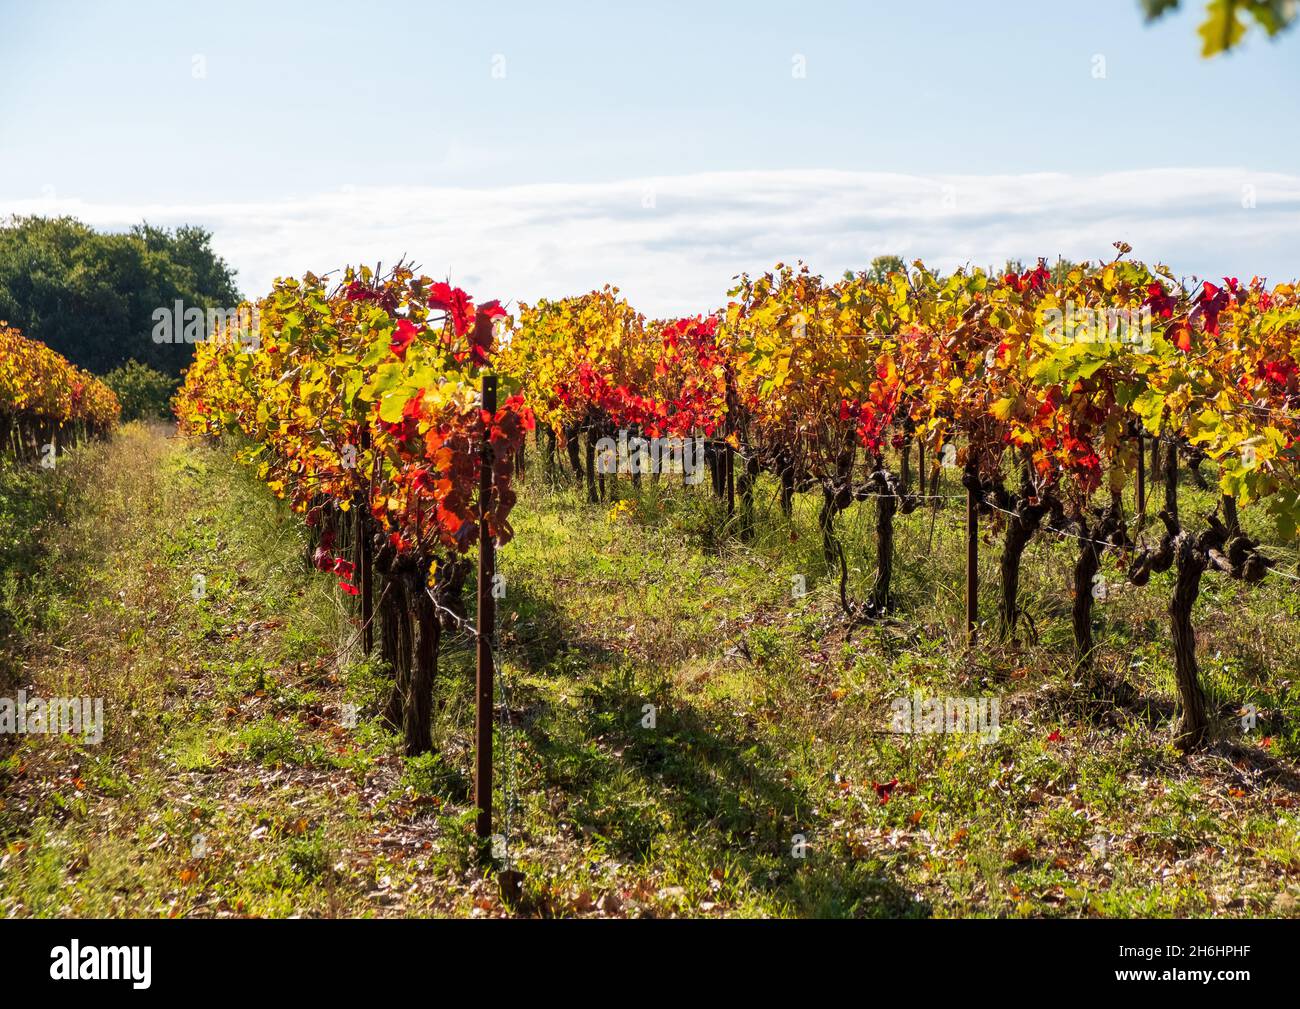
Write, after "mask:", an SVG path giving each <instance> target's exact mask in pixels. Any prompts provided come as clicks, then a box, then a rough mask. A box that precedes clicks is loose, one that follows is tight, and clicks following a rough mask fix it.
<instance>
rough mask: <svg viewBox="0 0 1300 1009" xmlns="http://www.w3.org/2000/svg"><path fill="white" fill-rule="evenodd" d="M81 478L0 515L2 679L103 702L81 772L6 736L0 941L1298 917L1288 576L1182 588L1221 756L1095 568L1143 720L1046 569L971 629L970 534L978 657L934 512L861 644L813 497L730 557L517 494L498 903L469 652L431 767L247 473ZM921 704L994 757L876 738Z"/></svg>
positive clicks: (1060, 583)
mask: <svg viewBox="0 0 1300 1009" xmlns="http://www.w3.org/2000/svg"><path fill="white" fill-rule="evenodd" d="M74 466H75V467H78V469H75V470H74V469H73V468H72V467H74ZM14 479H15V480H16V481H18V483H17V486H19V487H20V488H21V487H23V486H25V485H23V484H22V481H24V480H28V481H30V476H28V475H18V476H16V477H15V478H14ZM67 479H68V481H69V482H68V483H67V484H65V485H64V487H66V490H65V491H61V492H59V493H64V494H66V495H67V496H66V497H65V498H64V499H63V502H64V503H63V504H62V505H57V504H56V502H57V501H58V500H59V498H58V497H57V495H56V496H55V497H53V498H51V497H49V496H48V494H49V491H48V489H40V490H39V491H32V493H31V494H28V492H27V491H24V492H23V495H27V496H23V495H20V498H21V500H19V501H18V502H17V503H11V504H9V505H6V506H5V507H8V508H9V509H10V514H14V515H18V516H22V517H23V521H24V522H26V523H27V527H28V528H30V529H33V530H38V531H39V542H38V541H37V539H35V538H33V537H36V535H37V534H36V533H33V534H32V536H31V537H29V539H28V540H22V539H21V538H19V539H18V540H16V541H15V543H14V545H13V546H12V548H9V549H11V550H13V551H17V553H10V554H5V557H6V558H8V557H15V556H28V557H30V558H31V561H32V562H31V564H29V565H28V567H27V568H26V569H25V571H24V573H23V574H22V576H21V577H22V578H23V579H25V581H24V583H23V585H24V587H23V590H22V592H21V593H16V594H15V595H14V596H13V598H16V599H19V601H20V602H21V608H20V610H21V611H20V612H19V613H18V614H17V615H16V616H15V618H14V619H13V621H12V624H11V626H13V627H20V628H22V633H21V634H17V635H11V637H10V640H9V644H8V645H7V646H6V650H5V655H4V658H5V661H7V662H9V663H10V668H26V669H27V671H28V673H27V676H28V682H29V683H30V685H31V686H33V687H39V688H40V689H42V690H45V691H46V692H48V693H50V694H56V693H60V692H62V690H63V688H66V689H67V691H68V692H72V691H73V690H76V691H80V692H85V691H88V690H89V691H93V692H95V693H96V694H97V695H99V696H104V697H105V699H106V711H107V712H109V713H110V714H109V717H108V728H107V732H106V737H105V742H104V743H103V744H102V745H101V746H100V747H91V746H84V745H79V744H75V743H72V742H65V741H58V740H51V739H47V738H44V737H25V738H21V739H17V740H10V741H6V742H0V795H2V796H3V801H4V806H3V808H0V914H3V915H79V914H107V915H201V916H213V915H215V916H232V915H267V916H284V915H309V916H330V915H384V916H388V915H408V916H409V915H456V916H481V915H504V914H524V915H541V916H569V915H597V916H614V915H617V916H623V915H629V916H672V915H679V916H700V915H738V916H763V915H772V916H834V917H839V916H942V917H957V916H1086V915H1105V916H1148V915H1150V916H1174V915H1179V916H1182V915H1192V916H1203V915H1204V916H1209V915H1228V916H1255V915H1287V916H1292V915H1296V914H1300V905H1298V904H1297V898H1300V842H1298V834H1300V831H1298V827H1297V808H1300V799H1298V797H1297V791H1296V790H1297V787H1298V783H1300V778H1297V776H1296V768H1295V758H1296V756H1297V753H1298V750H1297V747H1298V745H1300V740H1298V738H1297V728H1296V727H1297V724H1300V723H1298V721H1297V705H1298V704H1300V698H1298V697H1297V694H1296V687H1295V685H1294V684H1293V683H1292V682H1291V680H1292V677H1293V676H1294V663H1295V657H1296V656H1297V655H1300V641H1298V640H1297V638H1298V636H1300V622H1297V620H1296V615H1297V609H1298V608H1300V592H1298V591H1297V589H1298V588H1300V586H1297V585H1296V584H1295V583H1294V582H1290V581H1286V580H1283V579H1269V580H1267V581H1266V582H1265V583H1264V584H1262V585H1260V586H1255V587H1249V586H1243V585H1240V584H1238V583H1231V582H1227V581H1226V580H1222V579H1219V578H1217V577H1215V576H1213V575H1208V576H1207V577H1206V579H1205V584H1204V590H1203V593H1202V598H1201V600H1200V601H1199V602H1198V604H1197V609H1196V615H1195V617H1196V623H1197V627H1198V632H1199V637H1200V656H1201V661H1202V667H1203V670H1202V671H1203V678H1204V680H1205V683H1206V687H1207V690H1208V691H1209V694H1210V697H1211V709H1212V712H1213V715H1214V719H1215V733H1216V742H1215V744H1214V746H1213V747H1212V748H1211V749H1210V750H1209V751H1207V752H1205V753H1202V754H1197V755H1193V756H1191V757H1187V756H1184V755H1182V754H1180V753H1179V752H1178V751H1176V750H1175V749H1174V748H1173V747H1172V746H1171V745H1170V744H1169V736H1170V725H1169V719H1170V713H1171V708H1172V699H1173V695H1174V691H1173V680H1172V667H1171V653H1170V649H1169V645H1168V640H1167V635H1168V629H1167V617H1166V612H1165V608H1166V606H1167V602H1168V597H1169V592H1170V589H1171V582H1170V578H1169V576H1168V575H1160V576H1156V577H1153V578H1152V581H1151V584H1150V585H1149V586H1147V587H1145V588H1143V589H1140V590H1139V589H1135V588H1131V587H1127V586H1124V585H1122V583H1121V579H1120V577H1119V572H1118V571H1117V570H1115V569H1113V568H1108V569H1107V570H1108V572H1109V575H1110V577H1109V578H1108V581H1109V582H1111V584H1112V585H1113V591H1112V592H1111V593H1110V595H1109V596H1108V598H1107V599H1106V601H1105V602H1103V603H1100V604H1099V605H1098V606H1097V607H1096V612H1095V617H1096V622H1097V638H1098V642H1099V644H1100V649H1099V654H1098V657H1097V661H1098V666H1099V668H1100V669H1102V670H1103V671H1104V672H1105V673H1106V674H1107V675H1108V676H1109V677H1110V678H1111V679H1112V680H1123V681H1124V682H1125V683H1127V684H1128V685H1129V687H1130V688H1131V690H1132V693H1133V696H1134V698H1135V700H1133V701H1131V702H1129V703H1126V704H1125V705H1124V706H1117V705H1114V704H1098V703H1095V702H1092V701H1089V700H1088V699H1087V697H1086V695H1084V694H1083V692H1082V691H1080V690H1078V689H1075V688H1074V687H1073V686H1072V685H1071V683H1070V676H1069V670H1070V668H1071V663H1070V647H1071V640H1070V632H1069V622H1068V620H1069V618H1068V612H1069V605H1070V600H1069V586H1068V584H1067V579H1066V573H1067V572H1068V570H1069V568H1070V566H1071V565H1072V562H1073V557H1072V554H1073V551H1072V546H1071V544H1070V543H1069V542H1068V541H1058V540H1057V539H1055V538H1049V537H1039V538H1037V539H1035V540H1034V542H1033V543H1031V545H1030V547H1029V549H1028V551H1027V552H1026V555H1025V560H1024V572H1023V575H1022V591H1023V594H1024V603H1025V607H1026V609H1027V611H1028V613H1029V615H1030V618H1031V620H1032V621H1033V624H1034V627H1035V628H1036V629H1037V631H1038V634H1037V639H1036V640H1028V641H1027V642H1026V643H1025V644H1023V645H1018V646H1013V645H1010V644H1002V643H999V642H997V641H996V639H995V637H994V635H993V625H992V621H993V618H994V616H995V605H996V599H995V596H994V591H995V588H994V587H995V586H996V573H997V559H998V543H997V541H996V539H990V540H989V541H988V542H987V543H986V544H984V545H982V546H981V578H982V582H983V585H984V586H985V593H984V595H983V597H982V602H981V606H982V609H981V616H982V617H984V618H985V620H986V624H987V626H985V627H984V628H983V630H982V634H981V639H980V640H981V642H982V644H981V645H980V646H979V647H978V648H976V649H975V650H970V651H968V650H967V649H966V648H965V638H964V616H963V607H962V598H961V590H962V572H963V568H962V565H963V560H964V554H963V535H964V534H963V529H962V526H961V521H960V519H961V510H960V509H959V508H957V507H951V508H946V509H940V510H938V511H937V512H932V511H931V510H929V509H922V510H920V511H918V512H915V513H913V514H912V515H910V516H900V517H899V518H898V520H897V522H896V529H897V554H898V556H897V562H896V571H895V592H896V595H897V601H898V608H897V613H896V616H895V617H894V618H893V619H892V620H890V621H887V622H883V623H880V624H875V625H866V626H857V627H849V626H847V625H846V623H845V621H844V620H843V618H842V615H841V614H840V612H839V606H838V599H837V580H838V579H837V576H836V575H834V574H833V573H831V572H829V571H828V570H827V568H826V565H825V563H824V561H823V560H822V557H821V541H820V536H819V534H818V531H817V527H816V502H814V501H813V500H812V499H811V498H808V497H801V498H800V499H799V500H798V501H797V502H796V504H797V507H796V510H795V515H794V518H793V521H791V522H787V521H786V520H785V519H784V518H783V517H782V516H781V515H780V512H779V509H778V508H777V507H776V494H775V487H774V486H772V485H771V484H770V483H769V482H768V481H766V480H764V481H763V482H762V483H761V484H760V488H759V495H758V516H757V532H758V535H757V536H756V538H755V540H754V541H753V542H752V543H749V544H741V543H740V542H738V540H737V539H736V538H735V537H734V536H730V535H728V534H727V530H726V529H725V522H724V519H725V516H724V514H723V512H722V509H721V506H720V504H719V503H718V502H716V501H715V500H714V499H713V498H712V497H711V496H710V494H709V492H708V490H707V487H706V486H701V487H696V488H689V489H688V488H681V487H678V486H670V485H669V482H668V481H663V482H661V483H655V482H653V481H649V480H647V481H645V482H644V484H643V485H642V487H641V488H640V489H639V490H634V489H633V488H632V487H631V486H630V485H627V484H620V485H618V486H617V487H616V488H612V489H613V490H614V491H616V493H617V494H618V495H620V496H622V497H624V498H627V499H628V504H627V505H625V506H623V507H622V508H620V509H617V510H615V509H613V508H612V506H611V504H610V503H606V504H603V505H588V504H587V503H585V500H584V499H583V496H582V494H580V493H579V491H578V490H577V489H576V488H571V487H559V488H553V487H551V486H549V485H548V482H547V481H546V480H545V479H544V478H543V475H542V472H541V468H540V466H538V467H534V468H533V469H532V470H531V471H530V474H529V478H528V479H527V480H525V481H523V482H522V484H521V488H520V489H521V495H520V502H519V504H518V506H517V508H516V511H515V513H514V515H513V518H512V521H513V524H514V526H515V529H516V533H517V535H516V538H515V539H514V541H513V542H511V543H510V544H508V545H506V546H505V547H504V548H502V549H501V551H500V554H499V565H500V571H501V572H502V573H503V574H504V575H505V579H506V595H505V598H504V600H502V602H501V604H500V607H501V609H500V613H499V617H498V626H499V630H500V641H499V649H498V654H499V656H500V673H501V676H500V680H501V682H502V684H503V688H504V689H503V695H502V701H503V705H502V709H501V711H499V712H498V714H506V713H508V718H505V717H503V718H502V719H501V722H500V725H499V727H498V731H497V739H496V753H497V761H496V781H497V786H498V788H497V796H496V808H497V813H498V816H497V824H498V829H499V830H501V831H503V832H507V830H508V838H507V860H508V862H509V864H510V865H511V866H512V867H513V868H516V869H519V870H521V871H522V873H523V891H522V898H521V900H520V901H519V902H518V903H517V904H510V905H507V904H506V903H504V902H503V900H502V899H501V897H500V895H499V893H498V891H497V888H496V887H495V885H494V884H493V881H492V879H491V871H490V870H489V871H488V874H487V876H486V877H485V876H484V870H482V869H481V868H480V867H479V865H478V863H477V860H476V859H475V850H474V839H473V836H472V831H473V813H474V811H473V810H472V809H471V808H470V799H469V795H470V783H471V781H472V762H473V754H472V750H471V748H470V746H469V738H470V730H471V725H472V719H473V707H472V689H473V688H472V683H473V667H474V652H473V649H472V647H471V642H470V641H469V640H468V639H467V637H466V636H465V635H464V634H449V635H444V639H443V652H442V654H441V656H440V662H439V671H438V678H437V682H436V685H435V691H436V694H435V696H436V699H437V703H436V705H435V725H434V738H435V745H436V749H437V752H436V753H435V754H431V755H427V756H423V757H419V758H410V759H408V758H404V757H402V756H401V755H400V746H399V741H398V740H397V739H396V738H395V737H394V736H392V735H391V734H390V733H388V732H386V731H385V730H384V729H383V728H382V727H381V726H380V725H379V723H378V720H377V715H378V712H379V711H380V709H381V708H382V705H383V701H384V698H385V696H386V693H387V684H388V680H387V674H386V671H385V670H384V669H383V667H382V665H381V664H379V663H378V662H377V661H375V660H366V659H363V658H362V657H361V656H359V655H357V654H356V652H355V637H356V635H355V626H354V619H353V617H352V616H351V615H350V613H349V612H348V610H347V608H346V605H345V603H344V602H343V601H342V600H341V599H340V598H338V596H337V595H336V593H335V592H334V590H333V588H332V580H331V579H328V578H324V577H321V576H319V575H316V574H314V573H312V572H310V571H308V570H307V569H306V567H305V565H304V563H303V548H304V539H303V531H302V528H301V523H300V521H299V520H298V519H297V518H296V517H295V516H293V515H291V514H289V513H288V512H287V510H286V509H285V508H284V507H283V506H282V505H280V504H278V503H277V502H275V501H274V499H273V498H271V496H270V495H269V494H268V493H267V492H266V491H265V489H264V488H263V487H261V486H260V485H258V484H257V482H256V481H255V480H254V479H253V478H252V477H251V475H250V474H249V473H247V472H246V471H245V470H244V469H242V468H240V467H238V466H237V465H235V464H234V463H233V462H232V461H231V460H230V459H229V458H228V456H227V455H226V454H224V453H223V452H222V451H219V450H213V449H209V448H205V447H202V446H198V445H193V444H184V443H180V442H175V441H169V440H166V439H164V438H163V437H162V436H161V435H160V433H159V432H158V431H157V430H155V429H143V428H139V427H132V428H129V429H128V430H127V432H126V433H125V434H124V435H123V436H122V437H121V438H119V439H118V440H117V441H115V442H114V443H112V444H110V445H107V446H97V447H93V448H91V449H88V450H87V451H86V453H85V454H84V458H78V459H76V460H74V461H72V462H70V463H69V473H68V476H67ZM28 490H29V491H31V490H32V488H31V487H30V486H29V487H28ZM946 490H948V491H949V492H950V491H951V487H949V488H947V489H946ZM0 500H3V499H0ZM1182 503H1183V507H1184V510H1185V512H1186V514H1188V515H1193V514H1196V513H1198V512H1199V511H1202V510H1208V509H1209V508H1210V507H1212V506H1213V501H1212V500H1211V499H1210V497H1209V495H1207V494H1201V493H1197V492H1194V491H1193V490H1192V489H1191V488H1190V487H1185V488H1184V496H1183V498H1182ZM24 508H27V509H28V510H27V511H26V512H24V511H23V509H24ZM60 509H61V510H60ZM38 515H40V516H44V515H54V516H60V518H58V519H57V521H50V522H45V523H42V521H41V519H39V518H38V517H37V516H38ZM1244 518H1245V519H1246V521H1247V522H1248V523H1249V522H1254V521H1255V516H1253V515H1251V514H1250V513H1249V512H1248V513H1246V514H1245V515H1244ZM873 523H874V516H873V513H872V509H871V507H870V504H867V505H855V506H854V507H853V508H852V509H850V511H849V512H847V513H845V514H844V515H843V516H841V519H840V523H839V531H840V535H841V537H842V538H843V540H844V542H845V545H846V549H847V551H848V555H849V557H850V562H851V566H852V570H851V573H850V588H851V591H852V592H853V593H854V594H855V595H856V596H858V597H859V598H861V597H862V596H864V595H865V594H866V592H867V591H868V589H869V586H870V582H871V579H872V577H873V575H874V559H873V556H872V531H873ZM24 550H26V551H28V553H27V554H23V551H24ZM1275 552H1277V553H1279V554H1281V553H1284V551H1283V550H1282V548H1278V549H1277V550H1276V551H1275ZM1292 553H1293V551H1292ZM6 570H9V569H6ZM195 574H202V575H203V576H204V578H205V582H206V591H205V594H204V596H203V598H202V599H200V600H196V599H194V598H193V595H192V591H191V590H192V585H193V576H194V575H195ZM796 576H798V578H799V579H801V580H802V583H803V585H804V586H805V587H806V589H807V591H806V593H805V594H803V595H799V594H796V593H794V592H793V591H792V585H794V584H796V581H795V580H796ZM6 577H9V576H8V575H6ZM14 577H17V576H14ZM1112 579H1113V581H1112ZM472 591H473V588H472V585H471V586H470V587H468V588H467V595H466V598H467V599H468V598H471V595H472ZM916 692H919V693H921V694H923V695H926V696H937V697H949V696H952V697H974V696H983V697H997V698H998V699H999V700H1000V703H1001V709H1000V715H1001V718H1000V725H1001V732H1000V734H999V735H998V737H997V738H996V740H994V741H991V742H981V741H980V740H979V739H978V738H976V737H972V736H963V735H954V734H916V735H906V734H897V733H894V732H891V731H890V728H891V724H890V703H891V701H893V700H894V699H895V698H897V697H900V696H906V697H910V696H912V695H913V694H914V693H916ZM1246 703H1252V704H1255V705H1256V706H1257V708H1258V711H1259V724H1258V725H1257V727H1256V729H1255V730H1254V731H1253V732H1252V733H1249V734H1244V735H1243V733H1242V732H1241V729H1240V725H1239V716H1237V715H1236V711H1237V709H1239V708H1240V707H1241V706H1242V705H1243V704H1246ZM345 704H352V705H355V706H356V710H357V711H358V720H357V723H356V724H355V725H351V724H344V719H343V717H342V710H343V705H345ZM647 706H652V707H647ZM651 711H652V712H653V719H651V718H650V717H649V713H650V712H651ZM1265 736H1267V737H1268V738H1269V740H1270V743H1269V747H1268V748H1267V749H1266V748H1264V746H1263V745H1262V742H1261V741H1262V739H1263V738H1264V737H1265ZM885 800H887V801H885ZM507 814H508V815H507ZM199 837H201V839H202V843H201V844H197V845H196V838H199Z"/></svg>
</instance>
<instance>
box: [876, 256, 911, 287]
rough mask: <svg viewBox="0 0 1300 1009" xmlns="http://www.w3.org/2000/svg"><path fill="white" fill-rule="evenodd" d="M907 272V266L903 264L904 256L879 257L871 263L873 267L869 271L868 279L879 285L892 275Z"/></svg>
mask: <svg viewBox="0 0 1300 1009" xmlns="http://www.w3.org/2000/svg"><path fill="white" fill-rule="evenodd" d="M906 272H907V265H906V264H905V263H904V262H903V257H902V256H877V257H876V258H875V259H873V260H872V261H871V267H870V269H868V270H867V279H868V280H873V281H876V282H877V283H879V282H880V281H882V280H884V279H885V278H886V277H888V276H889V275H890V274H891V273H906Z"/></svg>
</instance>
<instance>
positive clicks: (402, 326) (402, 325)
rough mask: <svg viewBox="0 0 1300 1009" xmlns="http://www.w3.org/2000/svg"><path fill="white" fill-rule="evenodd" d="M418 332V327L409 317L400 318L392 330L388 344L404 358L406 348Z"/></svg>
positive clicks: (395, 352)
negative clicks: (391, 337)
mask: <svg viewBox="0 0 1300 1009" xmlns="http://www.w3.org/2000/svg"><path fill="white" fill-rule="evenodd" d="M419 332H420V328H419V327H418V326H416V324H415V323H413V322H412V321H411V320H410V319H402V320H400V321H399V322H398V323H397V328H396V329H395V330H393V339H392V341H391V342H390V343H389V344H388V346H389V347H390V348H391V349H392V351H393V353H394V354H396V355H397V356H398V357H399V358H400V359H402V360H406V348H407V347H409V346H410V345H411V343H412V342H413V341H414V340H415V338H416V336H418V335H419Z"/></svg>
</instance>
